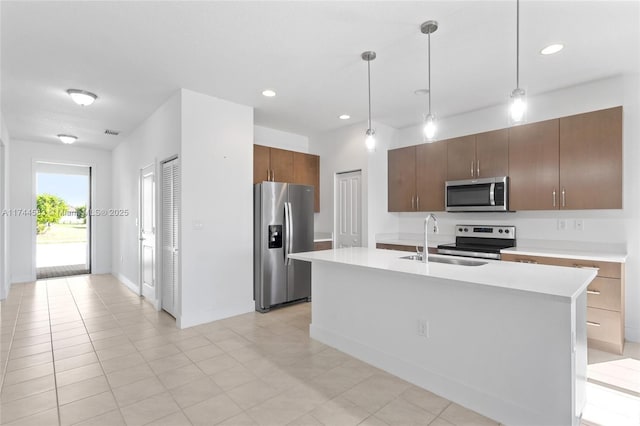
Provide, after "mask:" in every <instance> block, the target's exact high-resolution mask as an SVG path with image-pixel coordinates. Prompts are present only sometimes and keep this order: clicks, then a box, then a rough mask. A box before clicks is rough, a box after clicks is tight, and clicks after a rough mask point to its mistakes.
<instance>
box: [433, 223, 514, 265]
mask: <svg viewBox="0 0 640 426" xmlns="http://www.w3.org/2000/svg"><path fill="white" fill-rule="evenodd" d="M515 245H516V227H515V226H493V225H456V242H455V243H453V244H440V245H439V246H438V253H439V254H449V255H453V256H466V257H481V258H484V259H500V250H502V249H505V248H509V247H515Z"/></svg>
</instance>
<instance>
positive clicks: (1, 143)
mask: <svg viewBox="0 0 640 426" xmlns="http://www.w3.org/2000/svg"><path fill="white" fill-rule="evenodd" d="M0 132H1V133H0V300H2V299H5V298H6V297H7V295H8V294H9V286H10V285H11V274H10V256H9V255H10V253H11V252H10V250H9V238H10V235H9V231H10V220H11V218H10V217H9V216H8V215H7V214H5V213H6V212H7V210H8V209H9V208H10V206H11V205H10V204H9V145H10V137H9V130H8V129H7V128H6V126H5V124H4V117H2V115H1V114H0Z"/></svg>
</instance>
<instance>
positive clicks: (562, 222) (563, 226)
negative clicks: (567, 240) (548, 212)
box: [558, 219, 567, 231]
mask: <svg viewBox="0 0 640 426" xmlns="http://www.w3.org/2000/svg"><path fill="white" fill-rule="evenodd" d="M566 229H567V219H558V231H564V230H566Z"/></svg>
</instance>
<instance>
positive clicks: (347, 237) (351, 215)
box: [334, 170, 362, 248]
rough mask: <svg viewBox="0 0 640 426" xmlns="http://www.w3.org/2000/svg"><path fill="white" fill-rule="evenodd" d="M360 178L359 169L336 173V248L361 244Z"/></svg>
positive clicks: (360, 172)
mask: <svg viewBox="0 0 640 426" xmlns="http://www.w3.org/2000/svg"><path fill="white" fill-rule="evenodd" d="M361 180H362V171H361V170H354V171H350V172H343V173H337V174H336V180H335V182H336V188H335V192H334V193H335V197H336V200H335V206H336V207H335V215H336V217H335V220H334V223H335V228H336V230H335V231H336V232H335V235H336V245H337V247H338V248H341V247H360V246H361V245H362V193H361V192H362V191H361Z"/></svg>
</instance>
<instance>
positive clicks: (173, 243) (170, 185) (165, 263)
mask: <svg viewBox="0 0 640 426" xmlns="http://www.w3.org/2000/svg"><path fill="white" fill-rule="evenodd" d="M179 203H180V164H179V162H178V159H177V158H176V159H174V160H171V161H167V162H165V163H163V164H162V309H164V310H165V311H167V312H168V313H170V314H171V315H173V316H174V317H175V316H177V314H178V310H177V307H178V294H179V292H178V285H179V282H178V241H179V240H178V226H179V213H180V205H179Z"/></svg>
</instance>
